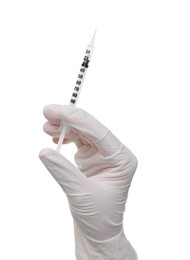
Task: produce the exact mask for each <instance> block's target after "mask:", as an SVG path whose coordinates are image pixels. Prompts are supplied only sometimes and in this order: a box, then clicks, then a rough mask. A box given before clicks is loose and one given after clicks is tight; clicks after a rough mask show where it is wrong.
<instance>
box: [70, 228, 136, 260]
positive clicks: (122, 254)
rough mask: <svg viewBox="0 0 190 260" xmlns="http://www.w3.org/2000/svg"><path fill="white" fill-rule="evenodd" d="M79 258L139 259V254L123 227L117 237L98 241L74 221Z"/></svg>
mask: <svg viewBox="0 0 190 260" xmlns="http://www.w3.org/2000/svg"><path fill="white" fill-rule="evenodd" d="M74 229H75V254H76V259H77V260H137V259H138V258H137V254H136V251H135V250H134V248H133V247H132V245H131V244H130V242H129V241H128V240H127V238H126V237H125V234H124V231H123V229H122V230H121V231H120V233H119V234H117V235H116V236H115V237H113V238H110V239H107V240H104V241H96V240H94V239H91V238H89V237H87V236H86V235H85V234H84V233H83V232H82V230H81V229H80V227H79V226H78V225H77V224H76V223H74Z"/></svg>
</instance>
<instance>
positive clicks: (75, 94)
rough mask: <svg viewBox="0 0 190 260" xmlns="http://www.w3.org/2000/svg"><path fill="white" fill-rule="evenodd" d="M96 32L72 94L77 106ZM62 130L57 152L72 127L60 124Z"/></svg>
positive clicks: (71, 101) (71, 102) (74, 103)
mask: <svg viewBox="0 0 190 260" xmlns="http://www.w3.org/2000/svg"><path fill="white" fill-rule="evenodd" d="M95 34H96V31H95V33H94V36H93V37H92V40H91V42H90V43H89V44H88V46H87V49H86V52H85V55H84V59H83V62H82V65H81V68H80V71H79V74H78V78H77V81H76V83H75V88H74V90H73V93H72V96H71V100H70V105H71V106H76V104H77V101H78V98H79V95H80V91H81V88H82V85H83V82H84V78H85V75H86V72H87V69H88V66H89V62H90V59H91V56H92V52H93V50H94V42H95ZM60 130H61V134H60V136H59V141H58V144H57V148H56V151H57V152H60V150H61V146H62V143H63V140H64V138H65V135H66V133H67V132H69V130H70V129H69V127H68V126H67V125H65V124H63V123H62V124H61V125H60Z"/></svg>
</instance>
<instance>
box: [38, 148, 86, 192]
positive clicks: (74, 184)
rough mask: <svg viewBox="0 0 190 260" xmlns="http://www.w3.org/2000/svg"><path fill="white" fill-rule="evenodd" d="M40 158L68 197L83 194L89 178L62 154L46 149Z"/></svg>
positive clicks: (40, 154)
mask: <svg viewBox="0 0 190 260" xmlns="http://www.w3.org/2000/svg"><path fill="white" fill-rule="evenodd" d="M39 157H40V159H41V161H42V163H43V164H44V165H45V167H46V168H47V170H48V171H49V172H50V173H51V175H52V176H53V178H54V179H55V180H56V181H57V182H58V184H59V185H60V186H61V188H62V189H63V190H64V192H65V193H66V194H67V195H74V194H75V195H76V194H81V193H82V192H84V189H85V188H86V187H88V182H89V180H88V179H87V177H86V176H85V175H84V174H83V173H82V172H81V171H80V170H78V169H77V167H75V166H74V165H73V164H72V163H71V162H69V161H68V160H67V159H66V158H65V157H63V156H62V155H61V154H60V153H58V152H56V151H54V150H52V149H48V148H46V149H43V150H42V151H41V152H40V153H39Z"/></svg>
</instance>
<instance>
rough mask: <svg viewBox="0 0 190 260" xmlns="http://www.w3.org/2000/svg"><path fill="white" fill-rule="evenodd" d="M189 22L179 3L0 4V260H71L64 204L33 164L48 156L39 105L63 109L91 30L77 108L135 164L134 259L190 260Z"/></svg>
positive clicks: (130, 219)
mask: <svg viewBox="0 0 190 260" xmlns="http://www.w3.org/2000/svg"><path fill="white" fill-rule="evenodd" d="M189 14H190V8H189V1H185V0H178V1H176V0H172V1H171V0H159V1H151V0H144V1H142V0H141V1H140V0H133V1H122V0H118V1H111V0H109V1H108V0H105V1H103V0H96V1H89V0H88V1H87V0H86V1H85V0H81V1H74V0H70V1H63V0H62V1H58V0H54V1H48V0H46V1H45V0H44V1H43V0H33V1H24V0H23V1H21V0H18V1H10V0H1V1H0V119H1V126H0V135H1V142H0V152H1V157H0V158H1V170H0V259H2V260H12V259H19V260H25V259H27V260H30V259H32V260H33V259H36V260H38V259H40V260H41V259H46V260H48V259H54V260H58V259H60V260H61V259H69V260H74V259H75V256H74V236H73V226H72V218H71V216H70V212H69V208H68V205H67V200H66V197H65V195H64V193H63V192H62V190H61V188H60V187H59V186H58V184H57V183H56V182H55V181H54V180H53V178H52V177H51V176H50V174H49V173H48V172H47V171H46V169H45V167H44V166H43V165H42V163H41V162H40V160H39V159H38V153H39V151H40V150H41V149H42V148H44V147H51V148H55V145H54V144H53V143H52V141H51V138H50V137H48V136H46V135H45V133H43V130H42V125H43V123H44V122H45V119H44V117H43V114H42V110H43V106H44V105H46V104H50V103H58V104H67V103H68V101H69V99H70V95H71V93H72V90H73V87H74V82H75V80H76V77H77V75H78V70H79V67H80V64H81V60H82V58H83V54H84V51H85V48H86V45H87V43H88V41H89V40H90V38H91V37H92V35H93V33H94V30H95V29H96V28H98V31H97V35H96V48H95V51H94V54H93V57H92V62H91V65H90V68H89V71H88V74H87V76H86V80H85V84H84V87H83V91H82V93H81V96H80V100H79V103H78V106H79V107H82V108H83V109H85V110H87V111H88V112H90V113H91V114H93V115H94V116H95V117H97V118H98V119H99V120H100V121H101V122H102V123H104V124H105V125H106V126H108V128H110V129H111V130H112V132H113V133H114V134H115V135H117V137H118V138H119V139H120V140H122V141H123V142H124V143H125V144H126V145H127V146H128V147H129V148H130V149H131V150H132V151H133V152H134V153H135V155H136V156H137V158H138V161H139V166H138V170H137V172H136V175H135V177H134V179H133V183H132V186H131V190H130V194H129V199H128V202H127V207H126V214H125V221H124V225H125V233H126V235H127V237H128V239H129V240H130V241H131V243H132V244H133V246H134V247H135V249H136V250H137V252H138V255H139V259H141V260H153V259H154V260H160V259H162V260H166V259H167V260H168V259H172V260H179V259H190V252H189V241H190V235H189V234H190V233H189V232H190V225H189V219H190V212H189V205H190V202H189V198H190V191H189V186H190V182H189V175H190V163H189V162H190V160H189V147H190V138H189V133H190V123H189V111H190V102H189V99H190V98H189V87H190V78H189V69H190V50H189V46H190V36H189V33H190V16H189ZM74 152H75V148H74V146H72V145H70V146H66V147H65V148H64V149H63V151H62V153H63V154H64V155H66V156H67V157H68V158H70V159H71V160H72V156H73V153H74Z"/></svg>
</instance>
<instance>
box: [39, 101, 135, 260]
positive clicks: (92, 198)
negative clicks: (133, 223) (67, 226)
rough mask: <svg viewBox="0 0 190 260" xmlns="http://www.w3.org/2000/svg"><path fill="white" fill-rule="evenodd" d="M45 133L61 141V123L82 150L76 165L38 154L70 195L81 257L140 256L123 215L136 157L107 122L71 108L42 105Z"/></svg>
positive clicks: (128, 259)
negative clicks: (125, 231) (113, 132)
mask: <svg viewBox="0 0 190 260" xmlns="http://www.w3.org/2000/svg"><path fill="white" fill-rule="evenodd" d="M44 115H45V117H46V118H47V120H48V122H47V123H46V124H45V125H44V131H45V132H46V133H47V134H49V135H51V136H53V137H54V138H53V140H54V142H57V141H58V137H59V134H60V132H59V125H60V124H61V122H63V123H65V124H67V125H68V126H70V127H71V128H70V132H69V134H67V135H66V139H65V141H64V142H65V143H68V142H74V143H75V144H76V146H77V148H78V151H77V153H76V155H75V161H76V164H77V165H78V167H76V166H74V165H73V164H72V163H71V162H69V161H68V160H67V159H66V158H65V157H63V156H62V155H61V154H59V153H58V152H56V151H54V150H52V149H43V150H42V151H41V152H40V154H39V156H40V159H41V160H42V162H43V163H44V165H45V166H46V168H47V169H48V171H49V172H50V173H51V175H52V176H53V177H54V178H55V180H56V181H57V182H58V184H59V185H60V186H61V188H62V189H63V191H64V192H65V194H66V195H67V198H68V202H69V206H70V210H71V214H72V216H73V219H74V229H75V244H76V258H77V259H78V260H136V259H137V254H136V252H135V250H134V249H133V247H132V246H131V244H130V243H129V241H128V240H127V239H126V237H125V235H124V231H123V214H124V211H125V203H126V200H127V196H128V191H129V188H130V185H131V181H132V178H133V175H134V173H135V170H136V167H137V159H136V157H135V156H134V155H133V154H132V152H131V151H130V150H129V149H128V148H127V147H126V146H124V145H123V144H122V143H121V142H120V141H119V140H118V139H117V138H116V137H115V136H114V135H113V134H112V133H111V132H110V131H109V130H108V129H107V128H106V127H105V126H103V125H102V124H101V123H100V122H99V121H97V120H96V119H95V118H94V117H92V116H91V115H90V114H88V113H87V112H86V111H84V110H82V109H79V108H75V107H73V106H70V105H67V106H60V105H50V106H46V107H45V108H44Z"/></svg>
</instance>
